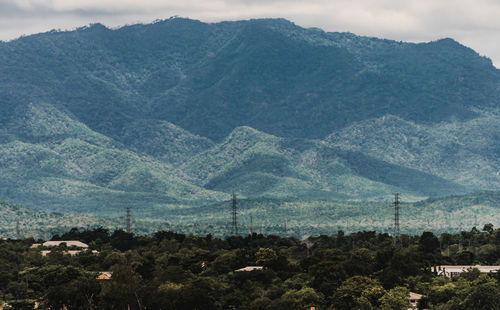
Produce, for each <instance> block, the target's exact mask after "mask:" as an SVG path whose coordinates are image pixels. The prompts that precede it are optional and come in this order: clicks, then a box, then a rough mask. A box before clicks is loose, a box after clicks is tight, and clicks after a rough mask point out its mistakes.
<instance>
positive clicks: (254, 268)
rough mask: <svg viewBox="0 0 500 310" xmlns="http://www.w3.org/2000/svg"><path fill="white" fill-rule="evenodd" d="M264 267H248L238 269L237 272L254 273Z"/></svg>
mask: <svg viewBox="0 0 500 310" xmlns="http://www.w3.org/2000/svg"><path fill="white" fill-rule="evenodd" d="M262 269H264V267H262V266H247V267H244V268H240V269H236V270H235V272H240V271H254V270H262Z"/></svg>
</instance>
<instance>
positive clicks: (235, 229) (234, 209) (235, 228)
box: [231, 193, 238, 236]
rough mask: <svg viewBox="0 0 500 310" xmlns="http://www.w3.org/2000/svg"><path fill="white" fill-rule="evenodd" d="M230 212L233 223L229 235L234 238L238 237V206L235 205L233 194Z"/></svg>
mask: <svg viewBox="0 0 500 310" xmlns="http://www.w3.org/2000/svg"><path fill="white" fill-rule="evenodd" d="M232 212H233V223H232V230H231V234H232V235H233V236H236V235H238V218H237V212H238V206H237V204H236V195H235V194H234V193H233V207H232Z"/></svg>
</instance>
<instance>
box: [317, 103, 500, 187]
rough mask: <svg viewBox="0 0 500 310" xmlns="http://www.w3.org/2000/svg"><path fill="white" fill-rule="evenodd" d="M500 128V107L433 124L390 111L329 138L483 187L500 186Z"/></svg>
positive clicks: (348, 147) (352, 148) (344, 146)
mask: <svg viewBox="0 0 500 310" xmlns="http://www.w3.org/2000/svg"><path fill="white" fill-rule="evenodd" d="M499 133H500V114H498V113H486V112H481V113H480V116H478V117H477V118H474V119H472V120H467V121H464V122H458V121H454V122H446V123H444V122H443V123H439V124H433V125H422V124H416V123H414V122H411V121H407V120H404V119H401V118H399V117H396V116H392V115H387V116H383V117H381V118H376V119H370V120H365V121H362V122H359V123H355V124H352V125H350V126H348V127H346V128H343V129H341V130H338V131H336V132H334V133H332V134H331V135H329V136H328V137H327V138H326V139H325V140H326V141H327V143H328V144H330V145H332V146H336V147H339V148H341V149H345V150H350V151H357V152H362V153H363V154H366V155H368V156H372V157H375V158H377V159H380V160H383V161H385V162H389V163H392V164H396V165H400V166H403V167H408V168H412V169H416V170H419V171H424V172H426V173H430V174H433V175H436V176H439V177H442V178H444V179H447V180H454V182H456V183H458V184H461V185H463V186H466V187H468V188H471V189H475V190H479V189H498V188H500V161H499V155H500V143H499V142H500V139H499V138H500V135H499Z"/></svg>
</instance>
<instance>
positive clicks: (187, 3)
mask: <svg viewBox="0 0 500 310" xmlns="http://www.w3.org/2000/svg"><path fill="white" fill-rule="evenodd" d="M174 15H179V16H182V17H189V18H194V19H199V20H202V21H207V22H212V21H221V20H238V19H248V18H259V17H283V18H287V19H289V20H291V21H293V22H295V23H296V24H298V25H300V26H303V27H319V28H322V29H324V30H325V31H349V32H353V33H355V34H359V35H368V36H375V37H381V38H388V39H395V40H403V41H412V42H421V41H431V40H436V39H439V38H443V37H451V38H454V39H455V40H457V41H459V42H461V43H462V44H464V45H467V46H469V47H472V48H473V49H475V50H476V51H477V52H478V53H479V54H481V55H485V56H488V57H489V58H491V59H492V60H493V62H494V63H495V64H496V66H497V67H500V40H499V39H500V1H499V0H448V1H447V0H412V1H408V0H308V1H299V0H175V1H174V0H0V40H4V41H6V40H10V39H14V38H16V37H19V36H20V35H23V34H32V33H37V32H43V31H48V30H51V29H63V30H64V29H74V28H75V27H79V26H83V25H87V24H89V23H95V22H100V23H103V24H105V25H107V26H110V27H116V26H120V25H125V24H134V23H149V22H151V21H153V20H155V19H165V18H168V17H170V16H174Z"/></svg>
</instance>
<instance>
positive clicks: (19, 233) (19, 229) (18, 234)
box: [16, 220, 21, 240]
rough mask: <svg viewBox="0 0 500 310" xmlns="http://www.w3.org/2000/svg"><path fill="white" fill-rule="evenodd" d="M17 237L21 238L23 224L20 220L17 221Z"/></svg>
mask: <svg viewBox="0 0 500 310" xmlns="http://www.w3.org/2000/svg"><path fill="white" fill-rule="evenodd" d="M16 239H17V240H21V225H20V224H19V220H18V221H17V222H16Z"/></svg>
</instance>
